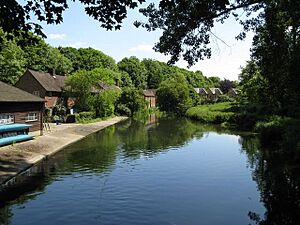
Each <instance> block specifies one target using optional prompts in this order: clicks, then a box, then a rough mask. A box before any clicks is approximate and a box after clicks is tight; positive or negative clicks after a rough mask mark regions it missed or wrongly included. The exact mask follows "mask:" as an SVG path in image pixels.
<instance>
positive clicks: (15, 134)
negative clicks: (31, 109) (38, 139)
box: [0, 124, 33, 146]
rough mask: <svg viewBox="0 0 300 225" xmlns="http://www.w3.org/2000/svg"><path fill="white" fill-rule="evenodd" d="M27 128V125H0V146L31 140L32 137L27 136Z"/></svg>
mask: <svg viewBox="0 0 300 225" xmlns="http://www.w3.org/2000/svg"><path fill="white" fill-rule="evenodd" d="M29 127H31V125H29V124H6V125H0V146H3V145H8V144H12V143H16V142H21V141H27V140H31V139H32V138H33V136H32V135H30V134H28V130H29Z"/></svg>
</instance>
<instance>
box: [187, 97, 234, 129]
mask: <svg viewBox="0 0 300 225" xmlns="http://www.w3.org/2000/svg"><path fill="white" fill-rule="evenodd" d="M231 107H232V104H231V103H229V102H223V103H216V104H209V105H201V106H196V107H191V108H189V109H188V110H187V111H186V116H187V117H188V118H191V119H195V120H198V121H201V122H206V123H216V124H221V123H224V122H229V121H230V120H231V118H232V116H233V115H234V112H232V109H231Z"/></svg>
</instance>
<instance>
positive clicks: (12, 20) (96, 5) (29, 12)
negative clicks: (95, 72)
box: [0, 0, 145, 37]
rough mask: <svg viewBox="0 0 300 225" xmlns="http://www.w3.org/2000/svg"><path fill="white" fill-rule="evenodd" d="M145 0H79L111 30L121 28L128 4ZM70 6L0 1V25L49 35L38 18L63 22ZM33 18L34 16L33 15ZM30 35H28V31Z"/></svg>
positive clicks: (54, 1) (61, 1)
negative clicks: (65, 12) (43, 30)
mask: <svg viewBox="0 0 300 225" xmlns="http://www.w3.org/2000/svg"><path fill="white" fill-rule="evenodd" d="M144 1H145V0H118V1H95V0H79V2H80V3H82V4H83V5H84V6H85V11H86V13H87V15H89V16H90V17H92V18H94V19H95V20H98V21H99V22H100V23H101V27H104V28H106V29H108V30H111V29H113V28H114V29H120V27H121V23H122V21H123V19H125V18H126V15H127V10H128V8H130V9H133V8H136V7H137V6H138V3H142V2H144ZM67 8H68V2H67V0H26V1H25V2H24V3H23V2H22V3H20V1H17V0H10V1H1V3H0V12H1V13H0V27H2V28H3V30H4V31H5V32H8V33H11V32H14V33H15V34H21V35H22V34H23V35H24V33H20V32H19V31H20V30H22V31H23V32H25V34H26V33H27V34H28V31H32V32H34V33H35V34H37V35H40V36H42V37H46V36H45V34H44V33H43V32H42V27H41V25H40V24H38V23H37V22H32V20H33V21H34V19H36V21H41V22H46V23H47V24H60V23H62V22H63V12H64V11H65V10H66V9H67ZM33 18H34V19H33ZM27 36H29V35H27Z"/></svg>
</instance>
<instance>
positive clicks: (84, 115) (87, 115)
mask: <svg viewBox="0 0 300 225" xmlns="http://www.w3.org/2000/svg"><path fill="white" fill-rule="evenodd" d="M75 117H76V121H77V122H80V121H83V120H92V119H94V118H95V117H96V114H95V112H91V111H88V112H80V113H78V114H75Z"/></svg>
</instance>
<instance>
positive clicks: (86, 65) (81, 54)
mask: <svg viewBox="0 0 300 225" xmlns="http://www.w3.org/2000/svg"><path fill="white" fill-rule="evenodd" d="M59 51H60V52H61V53H62V54H63V55H64V56H65V57H66V58H68V59H69V60H71V61H72V63H73V71H78V70H87V71H90V70H93V69H96V68H106V69H110V70H116V69H117V67H116V63H115V60H114V59H113V58H112V57H110V56H108V55H105V54H104V53H103V52H101V51H99V50H96V49H93V48H79V49H76V48H71V47H59Z"/></svg>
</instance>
